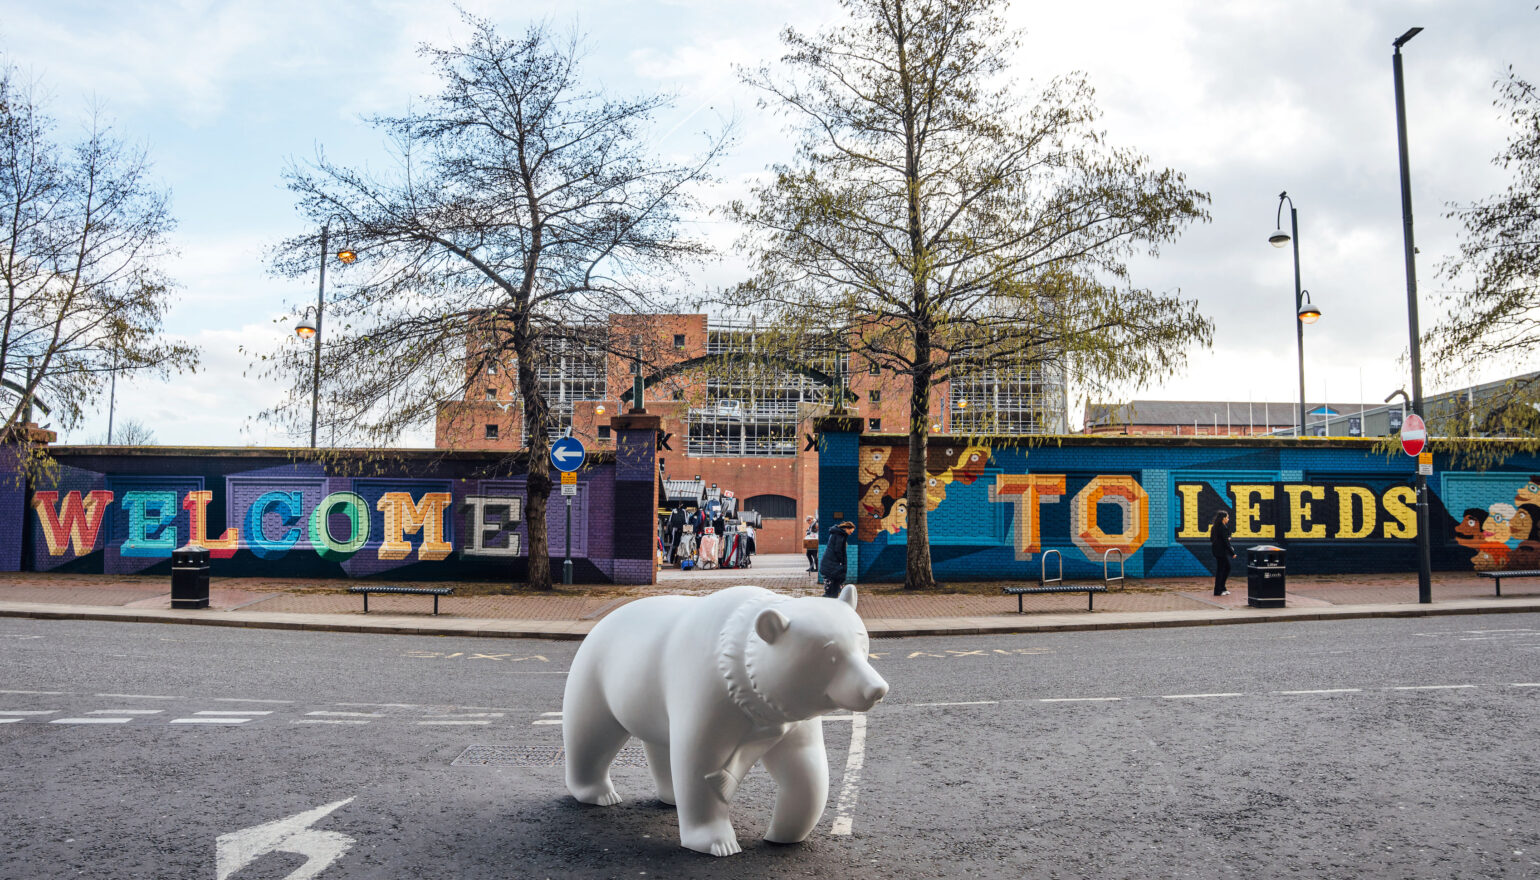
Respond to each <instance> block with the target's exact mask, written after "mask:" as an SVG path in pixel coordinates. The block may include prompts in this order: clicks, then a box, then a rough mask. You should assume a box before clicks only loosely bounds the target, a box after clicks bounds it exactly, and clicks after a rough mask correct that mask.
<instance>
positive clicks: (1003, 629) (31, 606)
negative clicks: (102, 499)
mask: <svg viewBox="0 0 1540 880" xmlns="http://www.w3.org/2000/svg"><path fill="white" fill-rule="evenodd" d="M806 564H807V563H806V559H805V558H804V557H802V556H799V555H790V554H788V555H784V556H759V557H755V560H754V565H753V567H751V568H748V569H736V570H731V571H720V570H717V571H689V572H686V571H678V570H674V569H664V570H663V571H660V572H659V576H658V583H656V584H653V585H650V586H640V587H636V586H611V585H593V586H586V585H578V586H568V587H561V586H559V587H558V588H556V589H555V590H552V591H549V592H533V591H530V590H528V589H526V588H523V587H520V586H508V585H504V584H495V583H466V582H442V583H415V584H413V585H414V586H448V587H454V588H455V595H453V596H448V597H444V598H441V599H439V612H440V613H439V614H437V615H434V614H433V613H432V608H433V600H432V598H431V597H429V596H385V595H375V596H371V597H370V598H369V613H368V614H365V613H364V612H363V598H362V597H361V596H356V595H349V594H348V593H347V592H346V590H347V587H349V586H356V585H358V583H359V582H357V581H348V580H297V579H276V578H214V579H212V580H211V582H210V591H209V600H210V604H209V607H208V608H205V609H173V608H172V607H171V592H170V589H171V588H170V580H169V579H168V578H166V577H145V576H123V575H94V574H49V573H36V572H10V573H0V617H29V618H38V619H75V620H115V621H129V622H140V623H181V624H198V625H205V626H242V627H262V628H269V629H299V630H322V631H332V632H370V633H396V634H410V635H446V636H451V635H452V636H490V637H501V638H543V639H581V638H583V636H584V635H586V634H587V633H588V631H589V630H590V629H592V628H593V626H594V624H595V623H597V622H598V621H599V620H600V619H601V618H603V617H604V616H605V615H606V614H609V613H610V612H612V611H614V610H615V609H616V608H619V607H621V606H622V605H624V604H626V603H627V602H633V601H635V600H637V599H640V598H643V597H645V596H651V595H679V594H684V595H706V594H709V593H711V592H715V591H716V590H720V589H724V588H726V587H730V586H737V585H740V584H752V585H754V586H759V587H764V588H766V589H770V590H774V591H776V592H778V593H783V594H785V595H788V596H818V595H822V587H821V586H819V584H818V583H817V581H816V576H815V575H813V574H811V573H808V572H807V571H806ZM1287 585H1288V586H1287V591H1286V595H1285V607H1283V608H1252V607H1250V606H1249V605H1248V604H1247V596H1246V577H1245V571H1244V568H1243V567H1242V568H1241V571H1240V573H1239V576H1233V577H1231V579H1230V592H1231V594H1230V595H1229V596H1214V595H1213V582H1212V579H1211V578H1204V577H1189V578H1150V579H1145V580H1134V579H1130V580H1128V581H1127V582H1126V583H1125V585H1124V586H1122V587H1121V588H1119V587H1117V586H1114V588H1113V589H1112V591H1110V592H1108V593H1106V594H1103V595H1097V596H1096V597H1095V606H1096V610H1095V611H1087V610H1086V597H1085V596H1084V595H1081V594H1065V595H1043V596H1026V597H1024V600H1025V601H1024V603H1023V604H1024V608H1025V613H1020V614H1018V613H1017V611H1016V598H1015V597H1013V596H1006V595H1003V594H1002V593H1001V592H1000V587H1001V586H1002V585H1001V584H999V583H994V582H992V583H969V584H961V583H951V584H947V585H946V586H945V587H944V588H943V589H940V590H936V591H925V592H915V591H906V590H904V589H903V586H902V585H901V584H860V585H858V589H859V591H860V599H859V605H858V611H859V612H860V614H861V617H862V618H863V619H864V620H865V622H866V627H867V630H868V631H869V632H870V633H871V635H872V636H873V637H874V638H884V637H902V636H927V635H982V634H995V633H1030V632H1067V631H1075V630H1099V629H1147V628H1157V627H1170V626H1212V625H1227V624H1241V623H1279V622H1287V621H1295V620H1333V619H1352V618H1364V617H1424V616H1430V615H1444V614H1495V613H1512V612H1540V578H1531V579H1514V580H1506V581H1505V582H1504V584H1503V595H1502V596H1500V597H1499V596H1496V595H1495V590H1494V588H1493V584H1492V581H1490V580H1488V579H1483V578H1479V577H1477V576H1476V575H1475V574H1474V573H1471V572H1435V573H1434V575H1433V590H1432V593H1433V602H1432V603H1431V604H1419V603H1418V602H1417V575H1416V573H1415V572H1407V573H1390V574H1353V575H1289V576H1288V580H1287Z"/></svg>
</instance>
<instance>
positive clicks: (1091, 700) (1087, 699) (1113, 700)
mask: <svg viewBox="0 0 1540 880" xmlns="http://www.w3.org/2000/svg"><path fill="white" fill-rule="evenodd" d="M1122 699H1123V698H1122V697H1044V698H1043V699H1040V700H1038V702H1039V703H1116V702H1118V701H1120V700H1122Z"/></svg>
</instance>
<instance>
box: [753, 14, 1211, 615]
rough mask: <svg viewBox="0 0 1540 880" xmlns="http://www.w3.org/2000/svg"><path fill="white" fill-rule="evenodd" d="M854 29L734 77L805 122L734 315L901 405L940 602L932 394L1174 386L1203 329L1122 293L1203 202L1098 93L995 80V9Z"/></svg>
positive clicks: (919, 525) (812, 40) (922, 557)
mask: <svg viewBox="0 0 1540 880" xmlns="http://www.w3.org/2000/svg"><path fill="white" fill-rule="evenodd" d="M842 5H843V6H844V7H845V10H846V12H847V13H848V15H849V21H848V23H846V24H844V25H841V26H837V27H834V28H832V29H831V30H828V31H826V32H823V33H820V34H818V35H816V36H806V35H804V34H801V33H798V32H797V31H795V30H792V29H787V30H786V31H785V33H784V34H783V36H782V40H783V42H784V43H785V44H786V47H787V54H786V55H785V56H783V58H782V64H783V67H784V68H785V69H786V71H787V73H786V75H784V76H782V75H778V74H776V73H774V72H772V71H771V70H769V69H768V68H761V69H759V70H757V71H753V72H750V73H747V74H746V78H747V80H748V81H749V82H750V83H752V84H754V85H756V86H758V87H760V88H761V89H763V90H765V92H766V93H767V94H768V95H769V96H770V98H771V101H772V103H773V104H775V105H776V106H778V107H779V108H780V109H782V110H783V111H784V112H786V113H787V114H789V115H790V116H791V117H792V118H793V119H794V120H795V121H796V123H797V124H798V126H799V128H800V131H801V134H802V139H801V143H800V145H799V149H798V161H797V163H796V164H795V165H794V166H778V167H776V168H775V169H774V171H775V177H774V180H773V181H771V182H769V183H767V184H765V185H763V186H761V187H759V188H758V189H757V190H756V191H755V193H754V196H755V198H754V199H753V201H752V202H751V203H748V204H744V203H739V204H736V205H734V206H733V213H734V214H735V215H736V217H737V218H738V219H739V220H740V221H741V222H743V223H745V224H747V225H748V227H749V230H750V232H749V235H748V237H747V240H746V243H747V245H748V247H749V249H750V251H751V252H752V254H753V255H754V256H755V257H756V258H757V266H756V269H757V272H756V274H755V276H754V277H753V279H752V280H751V281H749V282H747V283H746V284H744V285H742V286H741V287H740V288H739V289H738V291H737V293H736V296H735V300H736V304H737V305H740V306H742V307H745V308H749V309H753V310H754V311H756V312H757V313H759V314H760V315H761V316H762V317H763V318H766V319H768V321H769V323H771V324H775V325H779V326H781V327H783V328H786V332H787V334H788V338H789V346H790V347H792V348H793V349H795V348H797V347H800V345H801V342H800V340H799V336H808V335H811V336H820V335H827V334H828V333H829V332H831V330H833V331H834V332H838V333H841V334H842V336H843V338H844V340H846V345H847V346H848V347H849V349H850V350H851V351H852V352H854V353H855V355H856V356H857V358H856V361H857V363H858V364H861V363H872V364H875V365H877V366H879V367H880V368H881V369H883V370H886V371H890V372H892V373H895V374H897V375H899V376H902V377H904V378H905V379H907V381H908V382H909V385H910V399H909V411H910V419H909V426H908V434H909V462H908V481H907V485H906V489H905V492H906V498H907V501H908V514H907V532H908V549H907V554H908V557H907V563H908V564H907V574H906V576H905V585H906V586H907V587H910V588H924V587H930V586H933V585H934V577H933V575H932V571H931V564H930V545H929V533H928V527H927V522H926V504H925V489H926V485H925V477H926V450H927V445H928V435H929V432H930V424H931V417H930V406H931V396H932V389H933V388H934V387H935V386H936V385H937V383H939V382H944V381H946V380H947V379H948V378H949V375H950V372H951V371H953V370H954V369H967V368H970V367H969V365H972V367H977V366H979V365H987V364H991V363H1009V364H1011V365H1012V366H1013V367H1014V368H1017V369H1020V368H1024V367H1031V366H1033V365H1041V366H1047V367H1048V368H1050V369H1065V368H1067V369H1071V370H1073V373H1074V376H1075V378H1076V380H1078V381H1080V382H1081V383H1082V384H1083V385H1085V386H1087V387H1091V388H1095V387H1098V386H1099V385H1105V384H1107V383H1117V384H1119V385H1122V386H1138V385H1140V384H1143V383H1145V382H1147V381H1149V380H1151V379H1155V378H1161V377H1164V376H1166V375H1168V374H1169V373H1170V372H1171V371H1172V370H1174V369H1176V368H1178V367H1179V366H1180V365H1182V364H1183V363H1184V362H1185V351H1186V349H1187V348H1189V347H1190V346H1192V345H1207V344H1209V342H1210V340H1211V337H1212V324H1211V322H1209V321H1208V320H1207V319H1205V318H1204V317H1203V316H1202V315H1200V314H1199V313H1198V312H1197V309H1196V306H1195V304H1194V303H1193V302H1191V301H1185V300H1182V299H1180V298H1178V297H1176V296H1172V295H1167V294H1158V293H1154V292H1152V291H1149V290H1144V289H1140V288H1137V287H1134V286H1132V285H1131V284H1130V283H1129V272H1128V269H1127V265H1126V262H1125V261H1126V259H1127V258H1128V257H1129V256H1130V255H1131V254H1134V253H1137V252H1141V251H1143V252H1149V253H1153V252H1155V250H1156V249H1157V247H1158V245H1159V244H1160V243H1162V242H1167V241H1170V240H1172V239H1174V238H1175V237H1176V235H1177V234H1178V232H1179V231H1180V230H1181V228H1182V227H1183V226H1184V225H1186V224H1187V223H1189V222H1192V221H1195V220H1204V219H1207V216H1208V215H1207V213H1206V210H1205V207H1204V206H1205V205H1206V204H1207V202H1208V196H1207V195H1205V194H1204V193H1201V192H1198V191H1197V190H1194V189H1191V188H1189V187H1188V186H1187V185H1186V183H1185V181H1184V178H1183V176H1182V175H1181V174H1179V173H1177V172H1175V171H1172V170H1169V169H1160V170H1155V169H1151V168H1150V167H1149V162H1148V160H1147V159H1146V158H1144V157H1143V156H1141V155H1139V154H1137V153H1136V152H1133V151H1130V150H1125V149H1116V148H1113V147H1110V146H1108V145H1107V144H1106V141H1105V135H1104V134H1103V133H1102V132H1101V131H1099V130H1097V128H1096V127H1095V126H1096V120H1097V115H1098V114H1097V111H1096V109H1095V106H1094V104H1093V102H1092V93H1091V89H1090V87H1089V86H1088V85H1087V84H1086V83H1085V82H1084V81H1083V80H1081V79H1078V78H1074V77H1070V78H1065V79H1060V80H1056V81H1054V82H1053V83H1052V84H1050V85H1049V86H1048V87H1047V89H1045V90H1044V91H1043V92H1042V93H1041V94H1040V95H1038V96H1037V97H1036V99H1035V100H1023V99H1022V98H1020V97H1018V96H1017V95H1016V94H1015V92H1014V90H1013V89H1014V86H1013V85H1012V84H1010V83H1008V82H1004V84H1002V82H1003V81H1004V77H1005V75H1006V73H1007V72H1008V64H1009V60H1010V58H1011V57H1012V55H1013V53H1014V51H1015V49H1016V48H1017V44H1016V40H1015V38H1014V36H1012V35H1011V34H1009V33H1008V32H1007V31H1006V30H1005V28H1004V25H1003V24H1002V21H1001V7H1002V6H1003V5H1004V4H1003V2H1001V0H842Z"/></svg>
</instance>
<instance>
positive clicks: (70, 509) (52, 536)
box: [32, 489, 112, 556]
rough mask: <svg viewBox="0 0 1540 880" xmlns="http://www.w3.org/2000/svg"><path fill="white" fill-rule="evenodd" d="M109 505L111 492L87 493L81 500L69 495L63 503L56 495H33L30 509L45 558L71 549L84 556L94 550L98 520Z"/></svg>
mask: <svg viewBox="0 0 1540 880" xmlns="http://www.w3.org/2000/svg"><path fill="white" fill-rule="evenodd" d="M111 503H112V493H111V492H109V491H107V490H105V489H97V490H95V491H94V492H90V493H87V494H86V495H85V497H84V498H82V497H81V494H80V493H79V492H70V493H68V494H66V495H65V496H64V501H63V502H60V501H59V493H58V492H37V493H34V494H33V496H32V507H33V509H34V510H36V511H37V520H38V524H39V525H40V526H41V527H42V530H43V542H44V543H45V544H47V545H48V555H49V556H63V555H64V554H65V553H66V552H68V551H69V550H70V549H71V548H73V549H74V553H75V555H76V556H84V555H86V554H87V553H90V552H91V551H92V550H95V549H96V536H97V534H98V533H99V532H100V531H101V527H102V517H103V516H104V515H105V514H106V513H107V505H109V504H111Z"/></svg>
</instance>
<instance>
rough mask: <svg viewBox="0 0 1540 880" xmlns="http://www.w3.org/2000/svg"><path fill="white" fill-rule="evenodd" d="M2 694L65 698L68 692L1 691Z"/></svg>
mask: <svg viewBox="0 0 1540 880" xmlns="http://www.w3.org/2000/svg"><path fill="white" fill-rule="evenodd" d="M0 694H36V695H37V696H40V697H64V696H68V695H69V692H68V691H0Z"/></svg>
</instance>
